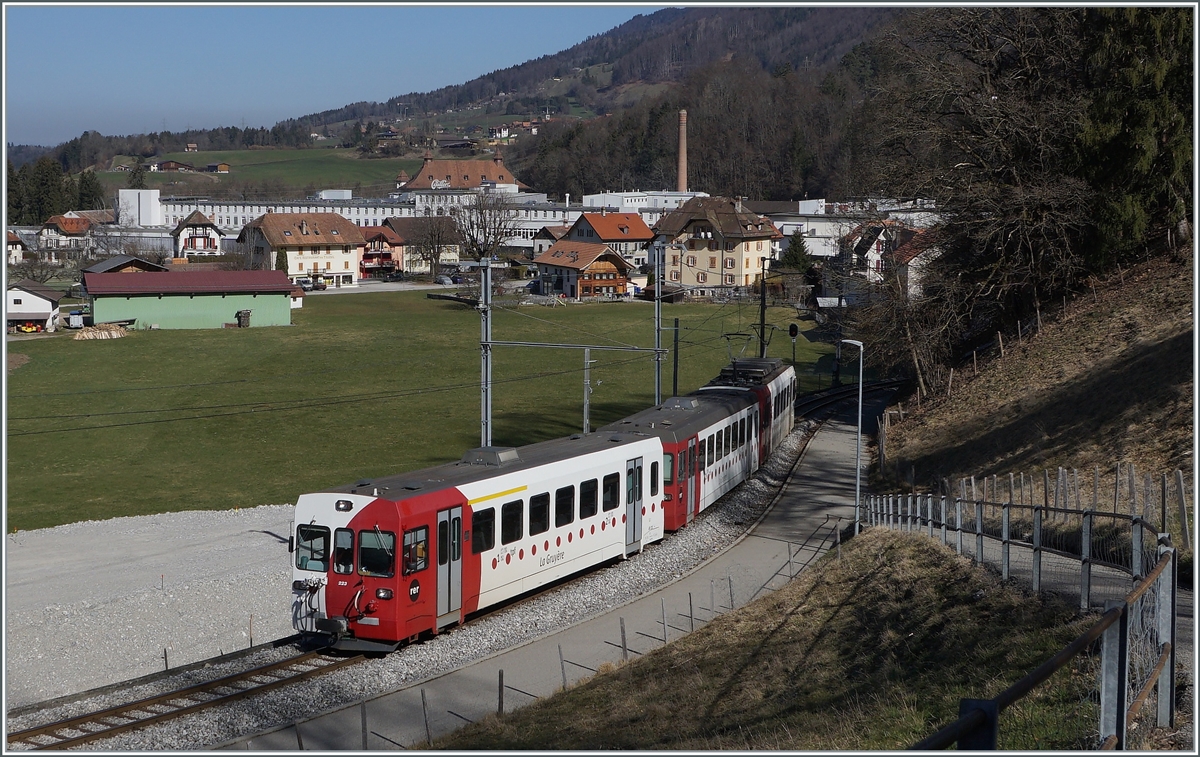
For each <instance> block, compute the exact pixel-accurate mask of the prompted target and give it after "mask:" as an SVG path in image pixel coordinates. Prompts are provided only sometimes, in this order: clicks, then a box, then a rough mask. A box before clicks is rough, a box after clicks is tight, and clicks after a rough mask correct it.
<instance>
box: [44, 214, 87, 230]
mask: <svg viewBox="0 0 1200 757" xmlns="http://www.w3.org/2000/svg"><path fill="white" fill-rule="evenodd" d="M48 226H56V227H58V231H59V233H60V234H86V233H87V232H88V229H90V228H92V222H91V221H89V220H88V219H86V218H67V217H66V216H50V217H49V218H47V219H46V222H45V223H43V224H42V228H46V227H48Z"/></svg>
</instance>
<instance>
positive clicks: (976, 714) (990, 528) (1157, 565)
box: [860, 469, 1186, 749]
mask: <svg viewBox="0 0 1200 757" xmlns="http://www.w3.org/2000/svg"><path fill="white" fill-rule="evenodd" d="M1048 478H1049V474H1048V472H1047V474H1046V477H1045V479H1044V480H1045V481H1048ZM1180 478H1182V477H1181V476H1180ZM1063 479H1064V472H1063V470H1062V469H1060V472H1059V477H1058V480H1059V482H1060V484H1061V483H1062V482H1063ZM1010 480H1011V478H1010ZM1163 480H1164V481H1165V480H1166V477H1164V478H1163ZM1181 483H1182V482H1181ZM945 488H948V487H946V486H945V485H944V486H943V489H945ZM987 488H988V487H987V486H986V484H985V489H984V492H983V494H985V495H986V494H987V493H988V492H987ZM990 489H991V492H990V493H992V494H995V493H996V492H997V491H998V489H997V486H996V483H995V479H993V481H992V486H991V487H990ZM1180 490H1182V486H1181V487H1180ZM1044 491H1047V492H1049V491H1051V489H1049V487H1047V488H1046V489H1044ZM1055 491H1057V492H1058V493H1060V494H1062V495H1063V496H1062V497H1059V496H1055V498H1054V502H1055V504H1056V505H1058V504H1062V505H1067V506H1050V505H1046V504H1042V505H1034V504H1032V503H1025V502H1023V501H1021V500H1023V499H1025V498H1024V497H1022V496H1021V490H1020V489H1015V488H1013V487H1011V486H1010V487H1009V491H1008V495H1009V496H1008V497H1006V498H1005V500H1004V501H994V500H988V499H986V498H982V497H981V498H979V499H975V498H973V497H969V496H967V495H968V494H971V495H979V494H980V492H979V491H978V490H977V489H976V486H975V481H974V479H971V480H970V489H969V490H968V484H967V479H964V480H962V481H960V482H959V493H960V495H961V496H958V497H950V496H947V495H946V494H943V493H939V494H893V495H880V496H870V497H867V498H866V500H865V501H864V503H863V505H864V511H863V512H862V513H861V514H860V515H861V519H862V521H863V522H864V524H865V525H869V526H872V527H882V528H890V529H895V530H900V531H909V532H914V533H921V534H924V535H927V536H928V537H930V538H934V539H938V540H939V541H940V542H941V543H942V544H943V545H946V546H947V547H948V548H951V549H954V550H955V551H956V552H957V553H958V554H960V555H963V556H964V557H969V558H970V559H971V560H972V561H974V562H975V563H976V564H979V565H986V566H989V567H991V568H993V569H995V570H997V571H998V572H999V573H1000V574H1001V577H1002V578H1003V579H1004V580H1018V581H1021V582H1023V583H1027V584H1028V585H1029V586H1031V588H1032V589H1033V590H1034V591H1035V592H1043V591H1052V592H1055V593H1058V594H1060V595H1062V596H1064V597H1066V598H1068V600H1070V599H1071V598H1077V599H1078V605H1077V606H1078V607H1079V609H1080V610H1081V611H1083V612H1091V611H1094V610H1098V609H1103V614H1102V615H1101V616H1100V619H1099V620H1098V621H1097V622H1096V623H1095V624H1093V625H1092V626H1091V628H1089V629H1088V630H1087V631H1086V632H1085V633H1084V634H1083V635H1081V636H1080V637H1079V638H1077V639H1076V640H1075V641H1073V642H1072V643H1071V644H1070V645H1068V646H1067V647H1066V648H1064V649H1063V650H1061V651H1060V652H1059V653H1058V654H1056V655H1055V656H1054V657H1053V658H1051V659H1050V660H1048V661H1047V662H1046V663H1044V664H1043V665H1042V666H1040V667H1039V668H1038V669H1037V670H1035V671H1033V672H1032V673H1030V674H1029V675H1027V676H1026V677H1025V678H1024V679H1022V680H1021V681H1019V682H1017V683H1016V684H1014V685H1013V686H1011V687H1009V689H1007V690H1005V691H1004V692H1002V693H1001V694H1000V695H998V696H997V697H995V698H993V699H987V700H983V699H980V700H976V699H964V700H962V703H961V706H960V712H959V715H960V717H959V719H958V720H956V721H955V722H953V723H951V724H950V725H948V726H946V727H945V728H943V729H942V730H940V731H938V732H937V733H936V734H934V735H932V736H930V737H929V738H927V739H925V740H924V741H922V742H920V743H919V744H917V745H915V746H914V747H913V748H914V749H943V748H946V747H948V746H950V745H952V744H955V743H957V744H958V747H959V748H960V749H996V748H997V746H998V745H1000V746H1002V748H1006V749H1018V748H1025V749H1028V748H1038V747H1042V748H1046V747H1050V748H1060V749H1061V748H1075V749H1089V748H1090V749H1095V748H1098V747H1099V748H1102V749H1105V748H1107V749H1113V748H1118V749H1124V748H1131V747H1132V748H1136V745H1137V743H1138V742H1140V740H1142V739H1144V738H1145V736H1144V734H1146V733H1147V731H1149V730H1150V729H1149V726H1151V725H1157V726H1161V727H1168V726H1173V725H1174V719H1175V711H1174V701H1175V693H1174V692H1175V680H1174V671H1175V593H1176V583H1177V581H1176V564H1177V559H1176V558H1177V553H1176V550H1175V548H1174V547H1173V546H1172V545H1171V537H1170V535H1169V534H1168V533H1166V532H1163V531H1160V530H1159V527H1160V526H1161V525H1162V524H1163V523H1165V522H1167V521H1168V518H1167V513H1166V509H1165V508H1164V509H1160V510H1159V511H1158V512H1157V515H1158V516H1159V520H1157V521H1156V520H1155V519H1154V518H1153V517H1152V516H1153V515H1154V514H1155V513H1154V512H1151V511H1150V510H1149V509H1143V508H1136V507H1135V508H1133V509H1132V512H1129V513H1120V512H1100V511H1097V510H1094V509H1090V508H1089V509H1086V510H1083V509H1075V508H1073V507H1070V505H1071V504H1074V503H1072V501H1071V500H1070V499H1069V498H1068V497H1067V496H1066V494H1067V493H1068V492H1069V491H1070V490H1069V488H1067V487H1065V486H1060V487H1059V488H1058V489H1057V490H1055ZM1076 491H1077V490H1076ZM1030 492H1032V489H1031V490H1030ZM1164 492H1165V486H1164ZM1163 500H1164V501H1165V500H1166V497H1165V495H1164V498H1163ZM1045 501H1049V498H1048V496H1047V498H1046V500H1045ZM1132 501H1136V500H1132ZM1076 502H1078V500H1076ZM1182 507H1183V506H1182V505H1181V519H1182V521H1183V525H1184V527H1186V514H1185V512H1184V511H1183V510H1182ZM1097 644H1099V646H1100V655H1099V658H1098V659H1097V658H1096V656H1095V655H1094V654H1092V652H1093V651H1094V649H1093V648H1094V647H1095V646H1096V645H1097ZM1068 666H1069V667H1068ZM1089 676H1094V677H1095V680H1096V683H1095V685H1094V686H1085V687H1081V686H1080V684H1079V682H1080V681H1086V680H1088V677H1089ZM1052 678H1053V679H1054V683H1053V684H1052V685H1049V686H1047V685H1046V683H1047V681H1050V680H1051V679H1052ZM1152 699H1153V701H1154V703H1155V706H1154V708H1153V709H1152V710H1151V709H1149V708H1147V707H1146V705H1147V704H1148V703H1149V702H1150V701H1151V700H1152ZM1005 710H1007V711H1006V712H1005V716H1004V719H1003V724H1004V728H1003V731H1002V729H1001V728H1000V723H1001V718H1000V712H1001V711H1005ZM1089 720H1090V721H1091V722H1093V723H1096V724H1097V727H1096V730H1095V731H1089V732H1086V733H1084V732H1079V728H1080V726H1079V723H1081V722H1088V721H1089ZM1139 725H1144V726H1146V727H1141V728H1139V727H1138V726H1139ZM1064 728H1065V729H1068V732H1067V733H1066V734H1065V735H1064Z"/></svg>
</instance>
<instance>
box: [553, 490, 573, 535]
mask: <svg viewBox="0 0 1200 757" xmlns="http://www.w3.org/2000/svg"><path fill="white" fill-rule="evenodd" d="M573 522H575V487H574V486H564V487H563V488H561V489H558V490H557V491H555V492H554V525H555V527H558V526H565V525H567V524H568V523H573Z"/></svg>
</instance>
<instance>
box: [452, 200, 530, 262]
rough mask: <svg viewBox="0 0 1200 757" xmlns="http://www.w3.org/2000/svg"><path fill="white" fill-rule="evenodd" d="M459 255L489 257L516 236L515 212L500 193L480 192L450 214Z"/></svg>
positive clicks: (508, 201) (475, 258)
mask: <svg viewBox="0 0 1200 757" xmlns="http://www.w3.org/2000/svg"><path fill="white" fill-rule="evenodd" d="M454 221H455V225H456V226H457V227H458V236H459V238H460V240H461V242H462V247H463V254H464V255H465V256H466V257H468V258H470V259H472V260H485V259H486V260H490V259H491V258H492V256H493V255H495V254H496V251H497V250H499V249H500V248H501V247H503V246H504V245H505V244H506V243H507V242H508V241H509V240H510V239H512V238H513V237H514V236H516V235H517V211H516V208H515V207H514V206H513V203H512V201H510V200H509V199H508V198H507V197H505V196H504V195H502V194H499V193H495V192H483V193H480V194H478V195H476V196H475V198H474V200H473V201H472V202H469V203H467V204H466V205H464V206H463V207H462V209H461V210H459V212H458V213H457V214H456V215H455V217H454Z"/></svg>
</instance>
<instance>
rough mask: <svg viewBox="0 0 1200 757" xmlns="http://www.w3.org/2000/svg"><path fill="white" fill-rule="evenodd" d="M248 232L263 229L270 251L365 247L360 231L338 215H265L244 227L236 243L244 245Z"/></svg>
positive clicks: (248, 235) (248, 236)
mask: <svg viewBox="0 0 1200 757" xmlns="http://www.w3.org/2000/svg"><path fill="white" fill-rule="evenodd" d="M251 229H262V233H263V236H264V237H266V239H267V244H269V245H271V247H273V248H275V247H303V246H309V245H319V244H320V245H347V244H349V245H360V244H365V243H366V240H365V239H363V235H362V230H360V229H359V227H358V226H356V225H354V223H353V222H352V221H350V220H348V219H346V218H343V217H342V216H341V215H340V214H338V213H267V214H266V215H261V216H259V217H258V218H255V219H254V220H253V221H251V222H250V223H248V224H246V225H245V226H243V227H242V231H241V233H239V234H238V238H237V241H239V242H245V241H247V240H248V239H249V238H250V230H251Z"/></svg>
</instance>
